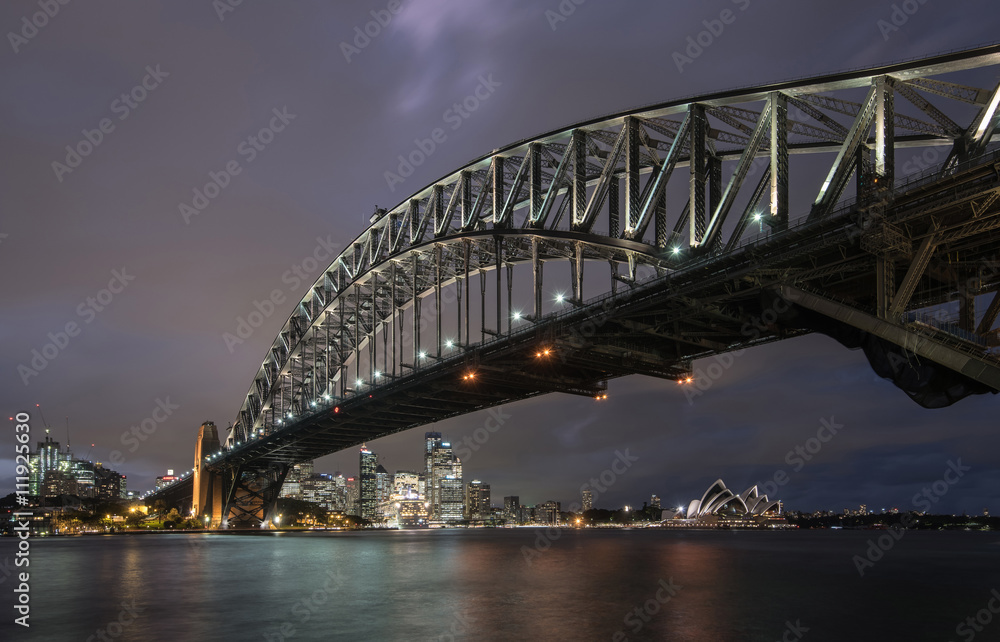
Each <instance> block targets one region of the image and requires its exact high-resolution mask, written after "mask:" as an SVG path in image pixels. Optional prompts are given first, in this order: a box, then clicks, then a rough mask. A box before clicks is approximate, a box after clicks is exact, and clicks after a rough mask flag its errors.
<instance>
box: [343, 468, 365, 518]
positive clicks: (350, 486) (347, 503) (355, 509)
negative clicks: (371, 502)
mask: <svg viewBox="0 0 1000 642" xmlns="http://www.w3.org/2000/svg"><path fill="white" fill-rule="evenodd" d="M358 504H359V490H358V479H357V478H356V477H346V478H344V512H345V513H346V514H348V515H360V514H361V513H360V512H359V510H360V508H359V506H358Z"/></svg>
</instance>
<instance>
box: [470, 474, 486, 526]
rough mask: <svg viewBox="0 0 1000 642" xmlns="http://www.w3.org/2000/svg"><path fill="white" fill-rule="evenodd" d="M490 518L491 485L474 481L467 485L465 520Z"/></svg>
mask: <svg viewBox="0 0 1000 642" xmlns="http://www.w3.org/2000/svg"><path fill="white" fill-rule="evenodd" d="M490 517H491V514H490V485H489V484H484V483H483V482H481V481H479V480H478V479H474V480H472V481H470V482H469V483H468V484H466V485H465V518H466V519H471V520H486V519H489V518H490Z"/></svg>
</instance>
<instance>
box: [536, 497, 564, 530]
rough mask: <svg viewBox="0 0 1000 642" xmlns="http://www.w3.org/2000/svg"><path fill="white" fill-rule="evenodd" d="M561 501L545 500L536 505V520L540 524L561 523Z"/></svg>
mask: <svg viewBox="0 0 1000 642" xmlns="http://www.w3.org/2000/svg"><path fill="white" fill-rule="evenodd" d="M559 510H560V505H559V502H553V501H548V502H543V503H541V504H538V505H536V506H535V521H536V522H538V523H539V524H552V525H554V526H558V525H559Z"/></svg>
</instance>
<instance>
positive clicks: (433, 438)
mask: <svg viewBox="0 0 1000 642" xmlns="http://www.w3.org/2000/svg"><path fill="white" fill-rule="evenodd" d="M440 445H441V433H439V432H425V433H424V478H425V479H427V480H428V481H430V478H431V465H432V463H433V457H434V449H435V448H437V447H438V446H440Z"/></svg>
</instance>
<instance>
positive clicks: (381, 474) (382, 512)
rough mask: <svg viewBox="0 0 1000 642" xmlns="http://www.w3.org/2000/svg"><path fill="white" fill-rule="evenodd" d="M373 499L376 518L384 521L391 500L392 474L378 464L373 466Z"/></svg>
mask: <svg viewBox="0 0 1000 642" xmlns="http://www.w3.org/2000/svg"><path fill="white" fill-rule="evenodd" d="M375 499H376V501H377V506H376V509H375V514H376V518H377V519H378V520H379V521H384V520H385V518H386V517H387V516H388V515H389V512H390V510H389V508H390V501H391V500H392V475H390V474H389V471H388V470H386V469H385V466H383V465H382V464H379V465H378V466H376V468H375Z"/></svg>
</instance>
